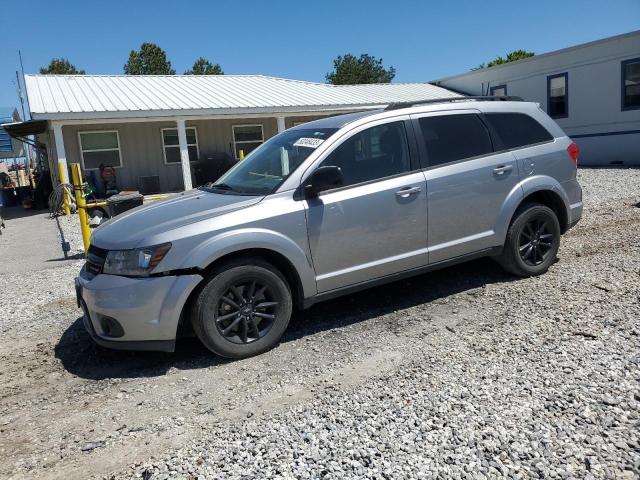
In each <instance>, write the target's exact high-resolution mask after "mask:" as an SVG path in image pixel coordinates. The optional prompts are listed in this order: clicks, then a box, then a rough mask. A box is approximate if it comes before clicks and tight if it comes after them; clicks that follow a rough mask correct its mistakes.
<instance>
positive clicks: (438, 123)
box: [420, 114, 493, 166]
mask: <svg viewBox="0 0 640 480" xmlns="http://www.w3.org/2000/svg"><path fill="white" fill-rule="evenodd" d="M420 129H421V130H422V137H423V138H424V143H425V146H426V147H427V156H428V161H429V166H434V165H442V164H443V163H448V162H454V161H456V160H462V159H463V158H469V157H476V156H478V155H485V154H487V153H490V152H492V151H493V148H492V146H491V138H490V137H489V132H488V131H487V127H486V126H485V125H484V123H482V121H481V120H480V118H479V117H478V116H477V115H473V114H462V115H440V116H436V117H424V118H421V119H420Z"/></svg>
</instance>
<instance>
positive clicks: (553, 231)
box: [497, 203, 560, 277]
mask: <svg viewBox="0 0 640 480" xmlns="http://www.w3.org/2000/svg"><path fill="white" fill-rule="evenodd" d="M559 248H560V222H558V217H557V216H556V214H555V212H554V211H553V210H551V209H550V208H549V207H547V206H545V205H541V204H538V203H526V204H524V205H522V206H521V207H520V208H519V209H518V210H517V211H516V213H515V215H514V218H513V220H512V222H511V225H510V226H509V230H508V231H507V238H506V241H505V244H504V249H503V251H502V254H501V255H500V256H499V257H498V258H497V260H498V263H500V265H501V266H502V268H504V269H505V270H506V271H507V272H509V273H512V274H514V275H517V276H519V277H531V276H535V275H541V274H543V273H545V272H546V271H547V270H548V269H549V267H550V266H551V265H552V264H553V263H554V262H555V260H556V257H557V254H558V249H559Z"/></svg>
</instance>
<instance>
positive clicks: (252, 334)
mask: <svg viewBox="0 0 640 480" xmlns="http://www.w3.org/2000/svg"><path fill="white" fill-rule="evenodd" d="M273 299H274V296H273V293H272V292H271V291H270V290H269V287H268V286H267V285H263V284H262V283H260V282H259V281H258V280H252V281H249V282H245V283H239V284H233V285H231V286H229V288H228V289H227V290H226V292H225V293H224V294H223V295H222V297H220V301H219V302H218V308H217V314H216V318H215V322H216V327H217V328H218V331H219V332H220V333H221V334H222V336H223V337H224V338H226V339H227V340H229V341H230V342H232V343H251V342H255V341H256V340H258V339H260V338H262V337H264V336H265V335H266V334H267V333H268V332H269V330H270V329H271V327H272V326H273V324H274V322H275V320H276V315H278V302H276V301H274V300H273Z"/></svg>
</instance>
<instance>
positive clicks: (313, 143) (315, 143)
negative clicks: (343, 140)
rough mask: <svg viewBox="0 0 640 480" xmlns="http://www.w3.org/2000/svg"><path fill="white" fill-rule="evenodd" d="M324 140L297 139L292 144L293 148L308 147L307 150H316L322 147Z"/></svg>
mask: <svg viewBox="0 0 640 480" xmlns="http://www.w3.org/2000/svg"><path fill="white" fill-rule="evenodd" d="M322 142H324V140H323V139H322V138H305V137H302V138H299V139H298V140H296V141H295V143H294V144H293V146H294V147H308V148H318V147H319V146H320V145H322Z"/></svg>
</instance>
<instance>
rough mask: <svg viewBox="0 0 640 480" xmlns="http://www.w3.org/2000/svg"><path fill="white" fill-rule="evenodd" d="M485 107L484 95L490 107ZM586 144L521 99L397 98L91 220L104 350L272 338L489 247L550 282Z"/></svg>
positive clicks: (290, 134)
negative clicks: (330, 303) (350, 300)
mask: <svg viewBox="0 0 640 480" xmlns="http://www.w3.org/2000/svg"><path fill="white" fill-rule="evenodd" d="M490 100H491V101H490ZM577 159H578V147H577V146H576V145H575V144H574V143H573V142H572V141H571V139H570V138H568V137H567V135H566V134H565V133H564V132H563V131H562V130H561V129H560V128H559V127H558V125H557V124H556V123H555V122H554V121H553V120H551V119H550V118H549V117H548V116H547V115H546V114H545V113H544V112H543V111H542V110H541V109H540V108H539V106H538V105H537V104H535V103H528V102H523V101H518V100H517V99H514V98H511V97H501V98H494V99H489V98H481V97H476V98H470V97H464V98H456V99H447V100H439V101H427V102H419V103H416V104H392V105H390V106H389V107H387V108H386V109H384V110H374V111H367V112H359V113H352V114H347V115H341V116H336V117H331V118H325V119H322V120H318V121H314V122H310V123H306V124H303V125H300V126H297V127H294V128H291V129H289V130H286V131H284V132H282V133H280V134H279V135H276V136H275V137H273V138H271V139H270V140H268V141H267V142H265V143H264V144H263V145H261V146H260V147H259V148H257V149H256V150H254V151H253V152H252V153H251V154H250V155H248V156H247V157H246V158H245V159H244V160H242V161H240V162H239V163H238V164H237V165H235V166H234V167H233V168H232V169H231V170H229V171H228V172H227V173H226V174H225V175H223V176H222V177H221V178H220V179H219V180H217V181H216V182H215V183H210V184H207V185H204V186H202V187H200V188H198V189H195V190H191V191H188V192H184V193H181V194H178V195H176V196H173V197H171V198H169V199H167V200H165V201H162V202H157V203H153V204H149V205H144V206H142V207H138V208H136V209H133V210H131V211H129V212H126V213H124V214H122V215H120V216H117V217H115V218H114V219H112V220H110V221H109V222H107V223H105V224H104V225H102V226H100V227H99V228H97V229H96V230H95V232H94V233H93V236H92V239H91V246H90V248H89V252H88V258H87V262H86V264H85V265H84V267H83V268H82V270H81V272H80V275H79V277H78V278H77V279H76V290H77V295H78V302H79V304H80V305H81V306H82V308H83V310H84V323H85V326H86V328H87V330H88V331H89V333H90V335H91V336H92V338H93V339H94V340H95V341H96V342H97V343H98V344H100V345H104V346H107V347H111V348H122V349H145V350H163V351H173V349H174V346H175V341H176V336H177V333H178V332H179V331H180V332H182V331H183V330H182V328H183V327H185V326H186V327H188V326H191V327H192V328H193V331H195V334H196V335H197V336H198V338H199V339H200V340H201V341H202V343H203V344H204V345H205V346H206V347H207V348H208V349H210V350H211V351H213V352H215V353H216V354H218V355H221V356H224V357H229V358H242V357H248V356H251V355H255V354H258V353H261V352H264V351H265V350H267V349H269V348H272V347H273V346H274V345H276V344H277V343H278V341H279V339H280V337H281V336H282V334H283V332H284V331H285V329H286V328H287V324H288V323H289V319H290V317H291V312H292V310H293V308H294V307H297V308H299V309H304V308H307V307H309V306H310V305H312V304H313V303H315V302H319V301H321V300H325V299H328V298H332V297H336V296H340V295H345V294H348V293H350V292H353V291H355V290H358V289H362V288H366V287H369V286H372V285H377V284H380V283H384V282H390V281H394V280H397V279H399V278H402V277H406V276H410V275H416V274H420V273H424V272H426V271H429V270H433V269H437V268H442V267H446V266H448V265H451V264H453V263H457V262H463V261H466V260H469V259H472V258H477V257H481V256H491V257H493V258H494V259H496V260H497V262H498V263H499V264H500V265H501V266H502V267H503V268H504V269H505V270H506V271H508V272H509V273H511V274H513V275H517V276H521V277H528V276H533V275H540V274H542V273H544V272H545V271H546V270H547V269H548V268H549V266H550V265H551V264H552V263H553V262H554V261H555V260H556V254H557V252H558V247H559V244H560V236H561V234H563V233H564V232H566V231H567V230H568V229H569V228H571V227H572V226H573V225H575V224H576V222H578V220H579V219H580V216H581V214H582V191H581V188H580V185H579V184H578V182H577V181H576V164H577Z"/></svg>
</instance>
